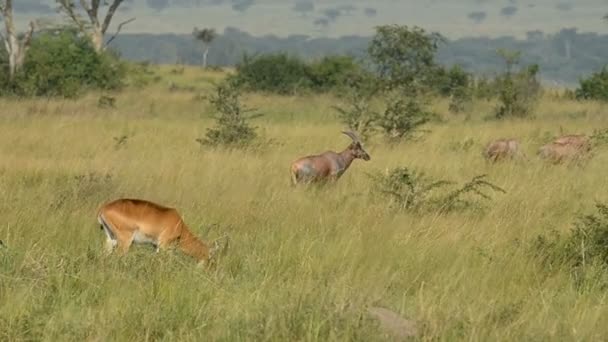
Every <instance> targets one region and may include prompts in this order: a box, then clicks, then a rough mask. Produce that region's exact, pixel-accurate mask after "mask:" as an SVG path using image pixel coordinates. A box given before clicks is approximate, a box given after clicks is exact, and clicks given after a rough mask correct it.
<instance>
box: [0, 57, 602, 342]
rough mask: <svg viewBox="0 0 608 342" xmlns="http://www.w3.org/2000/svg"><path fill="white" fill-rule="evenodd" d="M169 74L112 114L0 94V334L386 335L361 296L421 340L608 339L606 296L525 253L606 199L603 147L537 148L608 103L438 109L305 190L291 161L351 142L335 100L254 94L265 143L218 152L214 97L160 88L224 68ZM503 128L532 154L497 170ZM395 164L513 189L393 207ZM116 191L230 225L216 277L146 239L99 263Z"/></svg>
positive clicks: (211, 76) (129, 96)
mask: <svg viewBox="0 0 608 342" xmlns="http://www.w3.org/2000/svg"><path fill="white" fill-rule="evenodd" d="M169 68H170V67H165V68H161V71H160V72H161V73H162V75H163V79H162V81H161V82H160V83H158V84H155V85H152V86H149V87H146V88H144V89H139V90H137V89H127V90H125V91H123V92H121V93H119V94H115V95H113V96H116V99H117V107H116V109H100V108H98V107H97V99H98V98H99V95H100V94H89V95H87V96H85V97H84V98H82V99H79V100H45V99H40V100H0V106H1V108H2V115H1V116H0V199H1V200H0V239H2V240H3V241H4V243H5V244H6V245H7V246H8V248H6V249H2V250H0V340H1V341H33V340H35V341H40V340H45V341H142V340H179V341H202V340H217V341H235V340H237V341H252V340H256V341H257V340H264V341H293V340H306V341H328V340H341V341H344V340H360V341H376V340H392V338H391V337H390V336H389V335H386V334H385V333H384V332H383V331H382V330H381V329H380V328H379V326H378V324H377V322H375V321H374V320H372V319H370V318H369V317H368V316H367V315H366V314H365V310H366V308H367V307H369V306H381V307H385V308H388V309H391V310H393V311H395V312H397V313H399V314H400V315H402V316H403V317H406V318H408V319H411V320H415V321H416V322H417V323H418V326H419V334H418V337H417V339H420V340H445V341H454V340H471V341H507V340H508V341H524V340H527V341H564V340H566V341H569V340H572V341H600V340H605V339H606V337H607V336H608V299H607V295H608V293H607V292H606V290H605V289H604V288H602V287H600V286H599V285H600V284H599V283H598V284H589V286H587V287H585V288H584V289H582V290H581V289H579V288H576V287H575V286H574V284H573V281H572V279H571V276H570V273H569V272H568V270H566V269H563V270H560V269H557V270H551V271H549V270H546V269H543V267H542V265H541V264H540V263H538V262H537V261H536V260H534V259H532V258H531V256H530V255H529V251H528V249H527V245H528V243H529V242H530V241H532V240H534V239H535V238H536V237H537V236H539V235H543V234H549V233H550V231H551V230H557V231H560V232H568V231H569V230H570V229H571V227H572V224H573V222H574V221H575V220H576V217H577V216H578V215H581V214H586V213H590V212H593V209H594V203H595V202H596V201H599V202H607V201H608V192H607V191H606V189H607V186H608V178H607V177H606V165H608V150H606V151H604V150H602V149H598V150H596V151H595V155H594V156H593V158H592V159H591V160H590V161H589V162H587V163H586V164H585V165H584V166H567V165H557V166H555V165H550V164H547V163H545V162H543V161H541V160H539V159H538V158H537V157H536V155H535V152H536V150H537V149H538V147H540V146H541V145H542V144H543V143H544V142H546V141H547V140H548V139H550V138H551V137H553V136H556V135H558V134H559V133H560V129H561V130H562V131H563V132H564V133H592V131H593V130H594V129H600V128H606V127H608V111H607V109H608V108H607V107H606V106H605V105H601V104H597V103H576V102H570V101H566V100H560V99H557V98H555V97H552V96H548V95H547V96H545V98H543V100H542V102H541V104H540V106H539V107H538V110H537V115H536V117H535V118H534V119H529V120H518V121H488V120H485V119H484V118H485V117H486V116H488V115H490V114H491V110H492V105H493V104H491V103H485V102H478V103H476V104H475V106H474V110H472V111H471V112H470V113H467V115H457V116H454V115H450V114H449V113H447V110H446V109H447V103H438V104H437V105H436V108H435V109H436V110H437V111H438V112H439V113H441V115H442V117H443V118H444V120H443V122H436V123H433V124H429V125H428V126H427V127H426V128H427V129H429V130H430V132H429V133H427V134H426V135H425V136H424V137H423V138H422V139H420V140H417V141H413V142H405V143H402V144H399V145H387V144H386V143H384V141H383V140H382V139H381V138H380V137H375V138H374V139H371V140H370V141H367V142H366V148H367V150H368V152H369V153H370V155H371V156H372V160H371V161H369V162H364V161H359V160H357V161H355V162H354V163H353V165H352V167H351V168H350V169H349V170H348V171H347V172H346V173H345V175H344V176H343V177H342V178H341V179H340V181H339V182H338V183H337V184H335V185H333V186H330V187H327V188H321V189H311V190H307V189H303V188H295V189H294V188H292V187H291V186H290V178H289V166H290V163H291V162H292V161H293V160H294V159H296V158H297V157H300V156H303V155H307V154H312V153H318V152H322V151H325V150H327V149H334V150H341V149H342V148H344V147H346V145H347V144H348V143H349V140H348V138H347V137H346V136H344V135H342V134H340V131H341V130H342V129H343V127H342V125H341V124H340V123H339V121H338V120H337V119H336V116H335V111H334V110H332V109H331V106H332V105H333V104H335V101H336V100H334V99H333V98H332V97H331V96H329V95H327V96H325V95H324V96H313V95H302V96H301V97H278V96H270V95H262V94H250V95H247V96H246V103H247V104H248V105H250V106H252V107H256V108H259V110H260V111H261V112H263V113H265V114H266V115H265V116H264V117H262V118H259V119H256V120H255V125H256V126H258V127H259V133H261V135H262V137H263V139H271V143H270V144H269V145H267V146H265V148H262V149H260V150H256V151H254V152H246V151H226V150H221V149H218V150H212V149H210V148H203V147H201V146H200V145H199V144H198V143H196V142H195V139H196V138H199V137H202V136H203V135H204V134H205V130H206V128H208V127H210V125H211V124H212V123H213V122H212V121H211V120H210V117H211V115H212V113H211V109H210V107H209V106H208V105H207V104H206V103H205V102H201V101H195V100H193V97H194V95H195V93H196V92H192V91H176V92H169V91H168V90H167V84H168V82H170V81H171V80H173V81H174V82H176V83H177V84H181V85H194V86H195V87H197V88H198V89H202V91H207V90H209V89H210V86H211V84H210V83H209V82H211V81H213V80H219V79H221V77H222V74H221V73H218V72H202V71H200V70H199V69H194V68H188V69H186V71H185V73H184V74H183V75H173V74H170V73H169V72H168V70H169ZM123 135H126V136H128V139H127V140H126V142H125V143H124V144H122V145H120V146H117V144H116V142H115V140H114V138H115V137H117V138H118V137H120V136H123ZM500 137H516V138H519V139H521V141H522V144H523V146H524V148H525V150H526V153H527V154H528V156H529V157H530V160H529V161H520V162H505V163H500V164H497V165H490V164H488V163H486V162H485V161H484V160H483V159H482V156H481V151H482V147H483V145H485V143H486V142H487V141H489V140H490V139H493V138H500ZM466 141H472V142H473V145H472V147H470V148H468V149H467V148H461V147H462V146H463V143H465V142H466ZM397 166H407V167H411V168H414V169H416V170H421V171H424V172H425V173H426V174H428V175H431V176H433V177H436V178H440V179H448V180H452V181H456V182H459V183H462V182H465V181H467V180H469V179H471V178H472V177H473V176H476V175H480V174H488V178H489V180H491V181H492V182H493V183H495V184H497V185H499V186H501V187H502V188H504V189H505V190H506V191H507V193H506V194H496V195H494V196H493V200H492V201H489V202H488V201H484V202H480V203H482V204H484V206H485V207H484V209H483V210H464V211H456V212H452V213H448V214H434V213H432V212H425V213H412V212H407V211H405V212H404V211H397V210H395V209H393V208H390V207H389V205H388V202H386V201H384V200H383V199H382V198H378V197H377V196H374V195H373V194H372V193H371V189H372V180H371V178H370V177H369V176H368V174H369V173H373V172H378V171H384V170H386V169H387V168H393V167H397ZM123 196H124V197H138V198H145V199H149V200H152V201H156V202H159V203H162V204H165V205H168V206H172V207H176V208H178V209H179V211H180V213H181V214H182V216H183V217H184V220H185V221H186V223H188V224H189V226H190V227H191V228H192V230H193V231H194V233H195V234H196V235H198V236H201V237H203V238H204V239H208V240H212V239H215V238H217V237H220V236H222V235H224V234H228V235H229V236H230V238H231V245H230V249H229V250H228V251H227V254H226V256H225V257H224V258H222V259H221V260H220V262H219V264H218V266H217V267H216V268H215V269H213V270H211V271H208V272H207V271H205V270H202V269H198V268H196V267H195V263H194V262H193V261H192V260H191V259H189V258H187V257H184V256H182V255H181V254H180V253H179V252H177V251H175V252H167V253H160V254H156V253H154V252H153V248H152V247H145V246H143V247H139V246H134V247H132V248H131V250H130V252H129V253H128V254H127V255H126V256H124V257H120V256H116V255H112V256H109V257H106V256H104V254H103V244H104V239H105V236H104V235H103V233H102V231H101V230H100V229H99V225H98V223H97V221H96V210H97V208H98V206H99V205H101V204H102V203H103V202H105V201H108V200H112V199H115V198H118V197H123ZM595 285H597V286H595Z"/></svg>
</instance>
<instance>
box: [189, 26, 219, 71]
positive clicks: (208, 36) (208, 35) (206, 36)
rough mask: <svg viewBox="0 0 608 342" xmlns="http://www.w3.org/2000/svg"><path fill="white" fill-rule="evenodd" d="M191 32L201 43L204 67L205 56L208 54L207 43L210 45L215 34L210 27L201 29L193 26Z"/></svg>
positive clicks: (205, 63) (205, 64)
mask: <svg viewBox="0 0 608 342" xmlns="http://www.w3.org/2000/svg"><path fill="white" fill-rule="evenodd" d="M192 34H193V35H194V38H195V39H196V40H199V41H201V42H202V43H203V49H204V50H203V68H206V67H207V56H208V55H209V45H211V42H213V40H214V39H215V37H216V36H217V34H216V33H215V30H214V29H212V28H204V29H202V30H199V29H198V28H196V27H195V28H194V31H193V32H192Z"/></svg>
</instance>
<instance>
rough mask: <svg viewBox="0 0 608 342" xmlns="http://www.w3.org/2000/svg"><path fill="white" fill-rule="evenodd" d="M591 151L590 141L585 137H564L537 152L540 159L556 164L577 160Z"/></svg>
mask: <svg viewBox="0 0 608 342" xmlns="http://www.w3.org/2000/svg"><path fill="white" fill-rule="evenodd" d="M589 151H591V141H590V139H589V138H588V137H587V136H585V135H564V136H561V137H559V138H557V139H555V140H553V142H551V143H549V144H546V145H544V146H542V147H541V148H540V149H539V150H538V155H539V156H540V157H541V158H544V159H548V160H549V161H551V162H553V163H555V164H558V163H561V162H563V161H565V160H579V159H581V158H582V157H583V156H584V155H585V154H587V153H588V152H589Z"/></svg>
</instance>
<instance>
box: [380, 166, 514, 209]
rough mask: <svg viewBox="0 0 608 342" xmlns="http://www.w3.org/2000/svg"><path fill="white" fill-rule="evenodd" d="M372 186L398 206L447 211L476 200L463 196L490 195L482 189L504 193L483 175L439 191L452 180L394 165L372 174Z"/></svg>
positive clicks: (484, 196) (485, 196)
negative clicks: (382, 171) (388, 169)
mask: <svg viewBox="0 0 608 342" xmlns="http://www.w3.org/2000/svg"><path fill="white" fill-rule="evenodd" d="M370 177H371V178H372V179H373V181H374V190H375V191H376V192H377V193H380V194H381V195H383V196H385V197H387V198H388V199H389V202H390V203H391V204H392V205H396V206H397V207H398V208H399V209H414V210H420V209H426V210H437V211H439V212H448V211H453V210H464V209H468V208H470V207H472V206H474V205H476V204H477V202H476V201H474V200H472V199H471V198H470V197H469V198H468V199H467V196H468V195H470V194H473V195H476V197H478V198H482V199H486V200H489V199H491V197H490V196H489V195H488V194H486V193H484V192H483V190H484V189H490V190H492V191H496V192H502V193H505V191H504V190H503V189H502V188H500V187H499V186H497V185H495V184H492V183H490V182H489V181H487V180H486V179H485V177H486V176H485V175H481V176H476V177H473V179H472V180H471V181H469V182H467V183H465V184H464V185H463V186H461V187H460V188H458V189H456V190H452V191H449V192H446V191H442V190H443V189H447V188H448V186H451V185H454V183H453V182H450V181H446V180H435V179H432V178H431V177H428V176H425V175H424V173H422V172H417V171H415V170H410V169H408V168H406V167H398V168H395V169H392V170H390V171H387V172H386V174H375V175H374V174H372V175H370Z"/></svg>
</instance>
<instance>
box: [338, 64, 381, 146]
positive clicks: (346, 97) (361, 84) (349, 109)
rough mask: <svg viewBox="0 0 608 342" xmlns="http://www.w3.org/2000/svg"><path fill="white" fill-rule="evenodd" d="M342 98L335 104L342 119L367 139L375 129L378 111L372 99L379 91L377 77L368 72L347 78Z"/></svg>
mask: <svg viewBox="0 0 608 342" xmlns="http://www.w3.org/2000/svg"><path fill="white" fill-rule="evenodd" d="M345 83H346V84H345V86H344V87H343V88H344V89H343V91H342V92H341V93H342V96H341V100H342V101H343V102H344V103H343V104H340V105H337V106H334V109H335V110H336V111H337V112H338V118H339V119H340V121H341V122H342V123H343V124H345V125H346V126H348V128H349V129H351V130H353V131H355V132H357V133H359V135H360V136H361V137H362V138H364V139H367V138H369V136H370V135H371V133H372V132H373V131H374V130H375V124H376V121H377V119H378V113H376V112H375V111H374V109H373V108H372V99H373V98H374V96H375V95H376V94H377V93H378V91H379V88H378V86H377V85H376V82H375V78H374V77H373V76H370V75H366V74H363V73H361V74H357V75H353V76H351V77H349V78H347V79H346V81H345Z"/></svg>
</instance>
